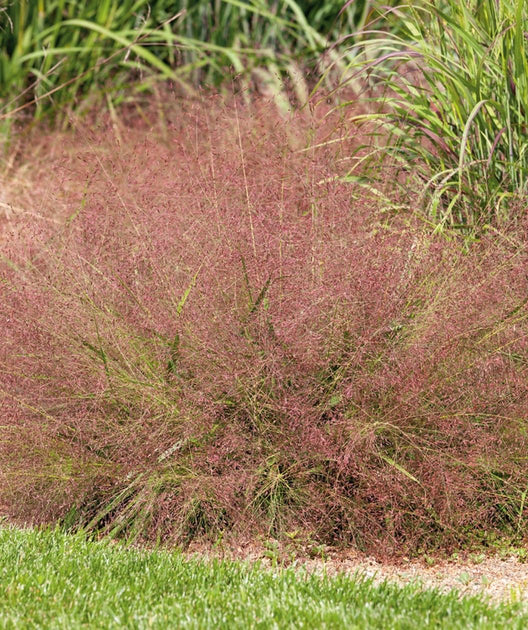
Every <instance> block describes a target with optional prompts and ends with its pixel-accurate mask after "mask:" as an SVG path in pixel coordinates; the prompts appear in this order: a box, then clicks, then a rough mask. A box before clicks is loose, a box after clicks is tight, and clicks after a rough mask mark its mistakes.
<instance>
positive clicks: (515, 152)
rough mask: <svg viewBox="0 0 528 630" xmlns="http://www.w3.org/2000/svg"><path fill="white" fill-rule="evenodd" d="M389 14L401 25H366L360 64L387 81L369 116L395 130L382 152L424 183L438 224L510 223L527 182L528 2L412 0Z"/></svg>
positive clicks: (429, 211) (377, 78)
mask: <svg viewBox="0 0 528 630" xmlns="http://www.w3.org/2000/svg"><path fill="white" fill-rule="evenodd" d="M386 18H387V20H388V22H389V23H392V21H393V20H394V21H395V22H396V23H397V25H398V30H397V31H396V30H395V29H391V28H389V29H387V30H386V31H383V32H381V31H369V32H368V34H367V35H366V37H365V40H364V44H363V50H364V52H365V56H366V60H365V59H364V60H363V61H362V62H361V63H362V64H363V66H362V70H361V71H362V72H366V73H367V74H368V75H369V77H370V80H371V81H374V82H377V81H381V84H382V85H383V87H384V93H383V96H382V97H381V98H376V99H375V100H376V101H377V102H378V103H379V104H380V105H381V108H380V111H381V113H379V114H378V115H375V116H370V117H368V118H369V120H370V121H372V119H373V118H374V119H376V120H378V121H379V122H380V123H381V125H382V128H383V130H384V132H388V134H389V136H390V139H389V141H388V144H386V145H385V144H384V146H383V147H382V148H381V152H382V153H383V154H385V155H389V156H391V158H393V164H394V163H396V164H397V165H398V166H399V167H401V169H402V171H404V172H406V173H409V174H410V175H411V178H412V179H413V180H414V181H415V180H416V178H418V179H419V181H420V182H421V183H422V184H423V186H424V187H425V192H426V199H427V214H428V216H429V218H430V220H431V221H432V222H434V224H436V225H437V226H441V227H443V226H449V227H455V228H463V229H465V230H467V229H468V228H469V229H474V228H479V229H480V228H482V227H483V226H484V225H486V224H487V223H489V222H497V221H499V222H500V221H504V220H507V219H508V218H509V217H508V214H509V209H510V208H511V207H512V205H511V200H512V198H519V197H522V196H524V195H526V192H527V181H528V180H527V178H528V150H527V149H528V144H527V135H526V129H527V124H528V115H527V111H526V103H527V102H528V80H527V77H528V39H527V37H526V33H527V31H528V8H527V5H526V3H525V2H524V1H523V0H501V1H500V2H497V1H496V0H473V1H471V2H464V3H460V2H455V1H454V0H444V1H442V2H428V1H425V2H418V3H415V2H411V3H408V4H407V5H405V6H402V7H398V8H397V9H394V10H391V11H389V12H388V13H387V14H386ZM378 155H379V153H376V157H377V156H378ZM406 185H408V181H407V182H406Z"/></svg>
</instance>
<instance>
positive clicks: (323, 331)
mask: <svg viewBox="0 0 528 630" xmlns="http://www.w3.org/2000/svg"><path fill="white" fill-rule="evenodd" d="M188 107H189V106H188ZM303 116H305V117H306V116H308V115H307V114H303ZM167 121H168V122H167V125H168V126H167V127H166V129H165V130H164V132H163V134H162V136H161V137H158V135H157V134H156V133H155V132H154V131H152V130H150V131H149V127H148V126H146V127H141V125H139V123H138V121H136V122H135V123H134V124H133V121H131V122H130V124H129V126H128V128H127V129H123V130H122V132H121V134H120V137H119V141H116V140H112V139H111V137H109V134H108V130H107V128H105V127H103V128H99V129H91V130H90V131H89V132H87V133H86V135H84V134H82V133H81V137H80V138H79V139H78V141H77V144H74V146H73V150H72V152H73V154H74V155H77V156H79V157H78V158H77V159H74V160H66V161H64V162H62V166H60V164H55V168H54V171H53V172H54V174H52V173H51V172H50V173H48V176H47V179H46V181H45V182H44V181H43V179H42V178H41V180H40V183H36V188H35V195H36V197H38V199H39V200H42V199H46V198H48V196H47V195H45V194H43V190H42V187H43V186H48V187H49V186H52V187H53V186H55V187H56V189H57V191H60V190H62V191H66V192H65V193H62V194H64V195H66V197H67V199H66V201H67V203H66V206H67V208H68V216H66V217H62V220H61V221H62V222H61V226H60V227H58V228H57V227H56V226H54V224H53V223H50V222H49V221H48V222H40V223H39V222H38V221H37V220H36V219H35V217H34V216H31V217H30V218H29V220H28V221H27V222H24V221H23V220H22V219H21V220H20V221H19V222H18V223H17V229H16V232H15V233H14V234H13V235H12V236H11V238H10V239H9V240H8V241H7V243H5V244H4V245H3V254H2V263H1V267H0V326H1V328H2V330H3V334H2V338H1V340H0V406H1V411H2V426H1V428H0V503H1V504H2V505H5V506H7V508H6V509H7V511H8V513H9V514H10V515H11V516H12V517H13V518H16V519H19V520H23V521H32V522H41V523H42V522H51V521H61V522H63V523H65V524H68V525H71V526H77V527H84V528H87V529H92V530H98V531H103V532H107V533H111V534H114V535H126V536H127V537H129V538H130V539H143V540H155V539H162V540H170V541H173V542H179V543H182V544H185V543H188V542H189V541H191V540H193V539H195V538H199V537H203V536H206V537H213V538H214V537H216V536H218V535H221V534H222V532H224V533H225V534H226V535H227V534H228V533H229V535H231V536H244V535H247V534H248V533H250V534H252V535H254V534H255V533H263V534H265V535H269V534H272V535H277V536H278V535H281V534H283V533H285V532H289V531H292V530H295V529H299V530H301V531H308V532H310V535H311V536H312V538H313V540H316V541H322V542H325V543H332V544H339V543H346V544H355V545H357V546H359V547H360V548H363V549H368V550H371V551H375V552H376V551H377V552H380V551H381V550H383V551H384V552H390V551H393V552H396V551H405V550H408V551H412V550H416V549H418V548H430V547H432V546H434V545H438V544H442V545H444V546H450V545H457V544H460V543H463V542H467V541H470V540H471V538H472V532H473V531H474V530H475V529H480V530H487V531H496V532H503V533H504V532H507V533H509V534H511V535H513V536H515V535H517V534H519V535H520V534H522V532H523V531H524V529H525V509H524V508H525V498H526V475H527V473H528V469H527V461H526V449H527V447H528V444H527V434H526V428H527V424H526V423H527V418H528V379H527V342H526V340H527V339H528V330H527V325H528V322H527V311H526V294H527V289H528V282H527V278H526V266H527V263H528V260H527V253H526V250H525V248H524V247H523V246H522V243H524V242H525V238H526V234H525V230H526V226H524V227H522V226H517V227H512V228H511V229H510V232H509V234H508V235H507V238H506V237H505V238H504V239H501V238H498V237H495V238H491V237H485V238H483V239H482V240H481V241H480V242H478V243H476V244H475V245H474V246H473V247H472V248H471V250H470V251H469V252H465V251H463V249H462V248H461V247H460V246H459V244H458V243H457V242H455V241H453V240H448V239H445V238H441V237H438V236H436V237H435V236H431V235H430V234H426V233H425V232H424V231H423V230H422V229H420V228H419V227H417V226H414V225H413V224H410V225H401V226H399V225H398V224H397V223H393V224H392V225H391V226H390V225H386V224H385V223H384V222H380V219H379V216H380V215H379V214H378V212H377V207H376V205H375V203H373V202H368V201H367V200H365V199H364V198H363V199H362V198H359V199H358V200H357V201H354V202H352V203H351V201H350V188H349V185H346V184H343V183H342V182H340V181H339V180H332V178H331V177H330V175H331V174H332V173H334V172H335V169H336V164H335V159H336V155H334V154H333V153H332V152H331V147H334V146H339V145H340V144H341V143H338V142H336V143H334V144H329V143H328V142H325V140H326V139H327V138H328V135H327V134H328V133H329V124H330V121H331V118H327V120H326V122H325V123H324V124H323V122H322V121H320V120H318V119H317V118H316V119H314V120H311V119H310V118H309V117H308V118H304V119H303V118H302V117H301V116H299V119H298V120H291V121H290V122H289V123H284V122H281V121H280V119H277V118H276V114H275V118H274V115H273V113H272V112H271V111H270V109H269V108H263V110H262V111H260V112H259V110H258V109H256V108H252V109H242V108H241V106H240V104H235V105H232V106H226V108H225V110H223V109H221V108H219V107H217V106H211V104H210V103H206V104H205V105H204V106H203V107H199V108H196V107H195V108H191V109H188V111H179V110H178V111H176V112H174V113H173V114H172V115H171V116H168V118H167ZM335 133H337V132H335ZM317 147H318V148H317ZM305 149H308V150H305ZM345 149H346V143H345ZM345 149H343V150H345ZM348 149H349V150H352V147H351V146H349V147H348ZM46 190H49V188H46ZM57 195H58V196H59V197H60V195H59V192H57ZM52 210H53V208H50V209H49V212H52ZM523 230H524V231H523ZM517 238H519V239H520V241H519V244H516V243H517V241H516V239H517Z"/></svg>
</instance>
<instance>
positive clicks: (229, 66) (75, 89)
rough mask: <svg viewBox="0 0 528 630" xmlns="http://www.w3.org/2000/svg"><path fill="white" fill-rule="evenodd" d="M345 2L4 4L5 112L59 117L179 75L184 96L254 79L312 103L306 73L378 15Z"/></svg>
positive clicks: (0, 79) (22, 0) (1, 90)
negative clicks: (99, 97)
mask: <svg viewBox="0 0 528 630" xmlns="http://www.w3.org/2000/svg"><path fill="white" fill-rule="evenodd" d="M342 8H343V5H342V2H341V1H340V0H332V1H330V2H325V3H324V4H323V5H321V3H319V2H312V1H307V0H299V1H297V2H296V1H295V0H280V1H279V2H274V3H271V4H270V3H268V2H262V1H260V0H259V1H257V2H255V1H252V2H249V1H246V0H242V1H241V2H238V1H237V2H234V1H231V0H222V1H221V2H210V0H185V1H184V2H178V3H176V4H175V3H174V2H172V1H170V0H154V1H152V0H151V1H150V2H147V0H120V1H119V2H118V1H117V0H107V1H105V2H100V1H98V0H97V1H88V2H79V0H53V1H51V2H46V3H44V2H43V1H42V0H39V1H34V2H31V1H28V0H19V1H18V2H10V1H6V2H0V99H2V101H3V103H2V109H1V113H3V114H6V112H12V111H13V110H15V111H16V110H17V109H18V108H20V107H27V106H28V105H29V104H31V107H32V109H33V110H35V111H36V113H37V114H38V115H39V114H42V113H43V112H48V113H49V112H52V113H54V114H58V113H59V112H60V107H61V106H64V105H65V104H68V105H72V104H77V105H78V104H79V103H81V104H82V103H83V99H82V97H83V96H84V97H85V96H86V94H87V93H90V92H93V91H94V90H96V91H103V90H104V92H105V93H106V95H107V96H111V98H112V99H117V100H119V99H120V98H121V97H122V96H123V93H126V92H127V89H126V88H127V86H129V85H130V84H138V83H139V85H140V86H141V89H143V90H144V89H146V88H152V87H153V86H155V85H156V83H158V82H159V81H160V80H163V81H167V80H168V81H170V82H172V83H175V84H176V85H177V86H179V89H180V90H183V91H184V92H187V93H188V92H190V91H192V85H195V84H197V83H202V84H203V83H206V84H208V85H218V84H220V83H223V82H225V81H226V79H228V80H229V79H230V78H231V77H232V76H234V75H236V76H237V77H238V79H239V80H243V81H246V82H248V81H249V76H250V75H252V76H253V79H254V80H255V81H257V82H258V83H260V84H265V85H267V86H268V89H269V90H271V91H272V92H275V93H277V92H280V91H281V89H283V86H282V82H283V81H286V82H287V83H288V82H289V84H290V85H291V87H292V89H293V90H295V92H296V93H297V97H299V98H300V99H301V100H306V97H307V93H306V92H307V86H306V82H305V79H304V77H303V74H302V71H303V70H307V69H310V68H314V67H315V66H317V65H319V67H324V65H325V64H328V63H330V62H333V63H336V64H337V66H338V67H342V62H340V61H339V55H338V54H337V52H336V51H333V52H332V51H331V50H329V48H330V46H331V44H332V43H334V42H335V41H336V40H337V39H338V38H339V37H340V36H341V33H342V32H347V33H348V32H354V31H355V30H357V29H358V28H360V27H361V26H362V25H363V24H364V23H365V21H366V20H367V18H368V15H369V12H370V10H371V2H369V1H368V0H363V1H362V2H357V3H354V5H353V6H352V7H347V10H346V11H341V9H342Z"/></svg>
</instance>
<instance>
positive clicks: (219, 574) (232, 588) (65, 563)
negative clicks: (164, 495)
mask: <svg viewBox="0 0 528 630" xmlns="http://www.w3.org/2000/svg"><path fill="white" fill-rule="evenodd" d="M0 611H2V612H1V615H0V627H1V628H17V629H21V628H68V629H72V628H105V629H106V628H169V627H170V628H383V629H384V630H385V629H388V628H409V629H411V628H412V629H414V628H464V629H467V628H479V629H482V628H506V627H507V628H525V627H527V626H528V615H527V614H526V613H523V612H522V609H521V608H520V607H519V606H516V605H501V606H499V607H490V606H487V605H486V604H485V603H484V602H483V601H482V600H479V599H477V598H465V599H462V600H459V599H458V598H457V595H456V594H455V593H451V594H448V595H445V594H440V593H439V592H435V591H422V592H420V591H419V590H418V589H417V588H415V587H405V588H398V587H396V586H393V585H390V584H383V585H381V586H374V585H372V583H370V582H368V581H361V580H354V579H351V578H350V577H345V576H339V577H336V578H320V577H315V576H303V575H302V574H300V573H299V572H297V573H296V572H294V571H293V570H291V569H288V570H283V571H280V572H271V571H268V570H265V569H263V568H262V567H259V566H257V565H248V564H243V563H236V562H226V561H212V562H205V561H200V560H193V559H191V560H189V559H186V558H184V557H183V556H182V555H181V554H179V553H169V552H166V551H141V550H136V549H133V550H130V549H128V550H127V549H124V548H123V547H121V546H119V545H111V544H109V543H107V542H90V541H87V540H85V539H84V538H83V537H81V536H72V535H67V534H63V533H60V532H58V531H34V530H18V529H13V528H3V529H0Z"/></svg>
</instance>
